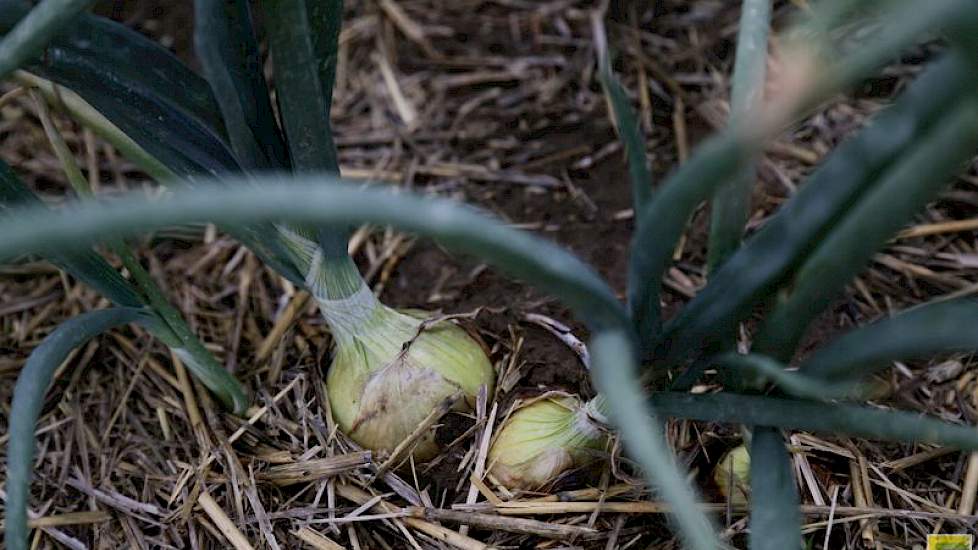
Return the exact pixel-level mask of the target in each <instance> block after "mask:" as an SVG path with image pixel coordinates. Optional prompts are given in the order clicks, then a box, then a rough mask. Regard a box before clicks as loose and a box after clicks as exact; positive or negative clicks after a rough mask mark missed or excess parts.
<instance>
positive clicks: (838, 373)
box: [800, 300, 978, 380]
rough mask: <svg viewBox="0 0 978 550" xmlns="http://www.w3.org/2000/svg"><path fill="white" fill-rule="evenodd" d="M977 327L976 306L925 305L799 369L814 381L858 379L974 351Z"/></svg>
mask: <svg viewBox="0 0 978 550" xmlns="http://www.w3.org/2000/svg"><path fill="white" fill-rule="evenodd" d="M976 324H978V303H976V302H974V301H971V300H956V301H950V302H941V303H935V304H926V305H923V306H920V307H916V308H913V309H910V310H908V311H905V312H902V313H899V314H897V315H895V316H893V317H890V318H889V319H884V320H882V321H879V322H876V323H873V324H871V325H868V326H865V327H862V328H859V329H856V330H853V331H851V332H848V333H847V334H845V335H844V336H841V337H839V338H837V339H835V340H833V341H832V342H830V343H829V344H828V345H826V346H825V347H823V348H822V349H820V350H819V351H818V352H817V353H815V354H814V355H812V356H811V357H810V358H809V359H808V360H807V361H805V362H804V363H802V365H801V369H800V370H801V372H802V373H803V374H805V375H806V376H808V377H811V378H814V379H818V380H840V379H841V380H858V379H860V378H863V377H865V376H868V375H870V374H872V373H873V372H875V371H877V370H879V369H882V368H885V367H887V366H889V364H890V362H891V361H897V360H907V359H916V358H924V357H928V356H931V355H933V354H935V353H941V352H949V351H975V350H978V332H976V330H975V326H976Z"/></svg>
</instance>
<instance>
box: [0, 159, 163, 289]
mask: <svg viewBox="0 0 978 550" xmlns="http://www.w3.org/2000/svg"><path fill="white" fill-rule="evenodd" d="M21 207H32V208H42V207H43V203H42V202H41V199H39V198H38V197H37V195H35V194H34V193H33V192H32V191H31V190H30V189H28V188H27V186H26V185H24V183H23V182H22V181H20V178H18V177H17V175H16V174H14V172H13V170H11V169H10V167H9V166H7V164H6V163H4V162H3V161H0V217H2V216H4V215H9V214H10V213H11V212H13V211H14V209H15V208H21ZM49 258H50V259H51V261H52V263H54V264H55V265H57V266H58V267H60V268H61V269H64V270H65V271H67V272H68V273H70V274H71V275H72V276H73V277H75V278H76V279H78V280H80V281H82V282H83V283H85V284H87V285H88V286H90V287H92V288H94V289H95V290H97V291H99V293H101V294H102V295H103V296H105V297H106V298H108V299H109V300H111V301H112V303H114V304H115V305H117V306H122V307H140V306H142V305H144V304H145V301H144V300H143V298H142V297H141V296H140V295H139V293H138V292H136V290H135V289H134V288H133V286H132V285H131V284H129V282H128V281H126V280H125V279H124V278H123V277H122V275H120V274H119V272H118V271H116V270H115V269H114V268H113V267H112V266H111V265H109V264H108V262H106V261H105V259H104V258H102V257H101V256H99V255H98V253H96V252H95V251H94V250H92V249H91V248H79V249H76V250H62V251H56V252H52V253H50V254H49Z"/></svg>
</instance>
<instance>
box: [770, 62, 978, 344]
mask: <svg viewBox="0 0 978 550" xmlns="http://www.w3.org/2000/svg"><path fill="white" fill-rule="evenodd" d="M976 72H978V71H976ZM915 139H916V142H917V143H916V145H915V146H914V147H912V148H911V149H910V150H909V151H906V152H904V153H903V154H902V155H901V158H899V159H898V160H897V162H895V163H894V164H893V165H892V166H891V167H889V169H887V170H886V171H885V173H883V174H882V175H881V176H880V178H879V182H878V183H876V184H875V185H873V186H872V188H871V189H869V190H868V192H867V193H866V194H865V195H864V196H863V197H861V198H860V199H859V202H858V203H856V204H855V205H853V206H852V207H851V208H850V210H849V213H848V215H847V216H846V217H845V219H843V220H841V221H840V222H839V223H838V224H837V225H836V227H834V228H833V229H832V231H831V232H830V233H829V234H828V235H827V236H825V237H824V238H823V240H822V241H821V242H820V243H819V244H818V247H817V248H816V250H815V251H814V252H813V253H811V254H809V255H808V258H807V259H806V260H805V263H804V265H803V266H802V267H801V269H800V270H799V271H798V273H797V275H796V276H795V280H794V284H793V285H792V288H791V290H790V291H789V292H788V293H787V294H782V295H781V296H780V300H779V303H778V305H777V307H776V308H775V309H774V311H773V312H772V313H771V315H769V316H768V317H767V319H766V320H765V322H764V324H763V325H762V327H761V330H760V332H759V333H758V335H757V337H756V338H755V341H754V347H755V349H758V350H760V351H761V352H762V353H768V354H771V355H774V356H775V357H779V358H781V359H788V358H790V357H791V355H792V354H793V353H794V349H795V346H796V345H797V342H798V340H799V339H800V338H801V337H802V335H803V334H804V330H805V328H807V326H808V324H809V322H810V321H811V320H812V319H813V318H814V317H815V316H816V315H817V314H818V313H820V312H821V311H822V310H823V309H824V307H825V306H827V305H828V304H829V303H830V302H831V300H832V298H833V297H834V296H836V295H837V294H838V293H839V292H841V291H842V290H843V288H844V285H845V284H846V283H847V282H848V281H849V280H851V279H852V278H853V277H855V276H856V274H858V273H859V271H861V270H862V269H863V267H865V265H866V264H867V263H868V262H869V260H870V259H871V258H872V257H873V254H875V253H876V251H877V250H878V249H879V248H881V247H882V246H883V245H884V244H885V243H886V241H887V239H889V238H890V237H891V236H892V235H893V234H894V233H896V231H897V230H898V229H900V227H901V226H902V225H903V224H905V223H906V222H907V220H909V219H910V217H911V216H913V214H914V213H915V212H917V211H918V210H920V209H921V208H923V207H924V205H925V204H927V202H928V201H930V200H931V199H932V198H933V197H934V196H936V195H937V193H938V191H940V190H941V189H943V188H944V187H945V186H947V184H948V180H949V179H950V178H951V177H952V176H953V175H954V174H955V173H956V172H957V171H958V170H960V168H961V165H962V164H963V163H964V162H965V161H967V160H968V159H969V158H971V156H972V155H973V154H974V151H975V148H976V147H978V99H971V100H965V101H963V102H961V103H960V104H959V105H957V106H956V107H954V108H952V109H951V110H950V112H948V113H947V114H946V115H945V116H943V117H942V118H941V119H940V121H939V122H938V123H937V124H936V125H935V126H934V127H933V129H932V130H931V131H930V132H928V133H927V134H923V135H922V134H917V135H916V136H915ZM772 352H773V353H772Z"/></svg>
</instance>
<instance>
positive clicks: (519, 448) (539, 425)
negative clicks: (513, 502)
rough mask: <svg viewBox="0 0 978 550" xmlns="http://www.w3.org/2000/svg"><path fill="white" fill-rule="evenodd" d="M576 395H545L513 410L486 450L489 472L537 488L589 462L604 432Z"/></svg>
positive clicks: (505, 481)
mask: <svg viewBox="0 0 978 550" xmlns="http://www.w3.org/2000/svg"><path fill="white" fill-rule="evenodd" d="M594 415H596V412H595V411H594V410H593V409H592V408H590V407H588V406H587V405H585V404H583V403H582V402H581V400H580V399H578V398H576V397H574V396H571V395H567V394H562V393H558V394H550V395H546V396H543V397H541V398H540V399H537V400H534V401H531V402H529V403H527V404H526V405H524V406H522V407H521V408H519V409H518V410H517V411H516V412H514V413H513V414H512V415H511V416H510V417H509V419H507V421H506V422H505V423H503V425H502V426H501V427H500V428H499V430H498V431H497V432H496V435H495V438H494V439H493V442H492V446H491V447H490V449H489V456H488V460H487V464H488V465H489V468H490V470H489V473H490V475H492V476H493V477H495V478H496V480H498V481H499V482H500V483H502V484H503V485H505V486H506V487H507V488H510V489H525V490H536V489H541V488H543V487H546V486H548V485H550V484H552V483H553V482H554V481H556V480H557V479H558V478H559V477H560V476H561V475H562V474H563V473H565V472H566V471H568V470H570V469H572V468H575V467H579V466H583V465H585V464H587V463H588V462H591V461H592V460H593V459H594V457H595V456H596V455H597V454H598V453H597V452H596V451H599V450H601V449H603V448H604V447H605V445H606V443H607V440H608V435H607V433H606V432H605V431H604V427H603V425H602V424H601V423H600V422H598V421H597V420H596V419H595V418H594Z"/></svg>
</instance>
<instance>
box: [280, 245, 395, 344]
mask: <svg viewBox="0 0 978 550" xmlns="http://www.w3.org/2000/svg"><path fill="white" fill-rule="evenodd" d="M278 230H279V232H280V233H281V235H282V237H283V240H284V242H285V243H286V245H287V248H288V250H289V254H290V255H291V256H292V261H293V263H294V264H295V266H296V268H297V269H298V270H299V272H300V273H302V274H303V278H304V279H305V286H306V290H308V291H309V293H310V294H312V297H313V298H314V299H315V300H316V302H318V303H319V311H320V313H322V315H323V318H324V319H325V320H326V323H327V324H328V325H329V328H330V331H331V332H332V333H333V337H334V338H335V339H336V341H337V343H338V344H340V345H343V344H344V343H346V342H349V341H351V340H352V339H353V337H354V336H355V335H356V334H357V333H359V332H361V331H362V329H363V327H364V325H365V324H366V323H367V322H368V321H370V320H371V319H372V318H373V317H374V316H375V314H376V312H377V311H378V310H379V309H380V308H384V306H383V304H381V303H380V301H379V300H377V298H376V297H375V296H374V294H373V292H372V291H371V290H370V287H369V286H368V285H367V282H366V281H365V280H364V279H363V276H362V275H360V270H359V269H358V268H357V265H356V264H355V263H354V262H353V259H352V258H350V255H349V254H348V253H347V237H346V232H345V231H325V230H320V231H318V232H315V231H303V230H301V229H296V228H292V227H286V226H279V227H278ZM311 233H317V234H316V237H317V238H315V239H314V238H312V235H311Z"/></svg>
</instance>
